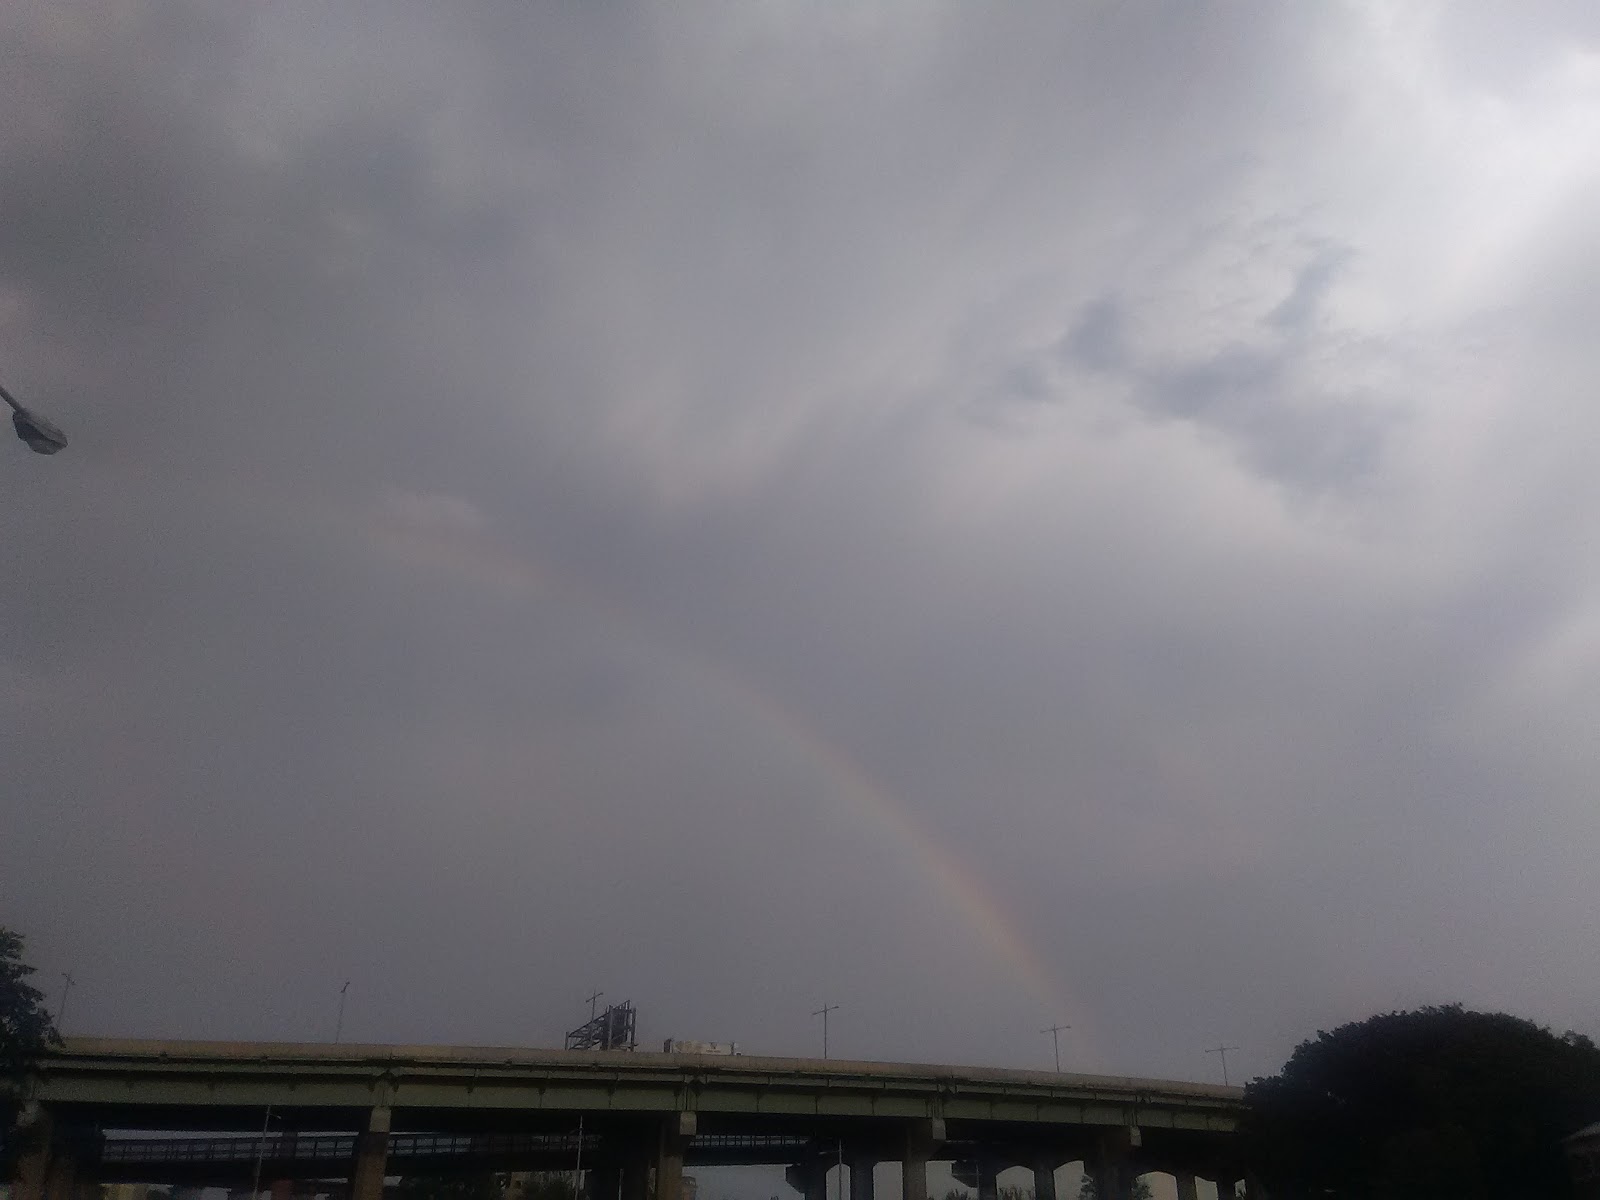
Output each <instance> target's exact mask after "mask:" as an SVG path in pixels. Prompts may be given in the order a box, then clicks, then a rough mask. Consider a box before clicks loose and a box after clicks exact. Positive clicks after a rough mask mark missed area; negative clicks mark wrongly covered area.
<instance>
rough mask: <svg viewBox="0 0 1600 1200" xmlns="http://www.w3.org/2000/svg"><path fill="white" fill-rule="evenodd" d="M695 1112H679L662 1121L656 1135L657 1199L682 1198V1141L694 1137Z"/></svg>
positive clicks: (672, 1199)
mask: <svg viewBox="0 0 1600 1200" xmlns="http://www.w3.org/2000/svg"><path fill="white" fill-rule="evenodd" d="M695 1125H696V1120H695V1114H694V1113H692V1112H676V1113H673V1114H672V1115H671V1116H670V1117H668V1118H667V1119H666V1120H664V1121H662V1122H661V1125H660V1127H659V1130H660V1132H659V1134H658V1136H657V1138H656V1194H655V1200H683V1143H684V1139H685V1138H688V1137H693V1136H694V1132H695Z"/></svg>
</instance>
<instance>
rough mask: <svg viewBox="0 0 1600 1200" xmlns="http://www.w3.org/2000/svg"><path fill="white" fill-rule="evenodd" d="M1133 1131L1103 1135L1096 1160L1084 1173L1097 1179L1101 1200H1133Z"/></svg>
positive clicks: (1096, 1153)
mask: <svg viewBox="0 0 1600 1200" xmlns="http://www.w3.org/2000/svg"><path fill="white" fill-rule="evenodd" d="M1132 1150H1133V1139H1132V1131H1131V1130H1128V1129H1112V1130H1107V1131H1105V1132H1104V1133H1102V1134H1101V1135H1100V1137H1099V1139H1098V1144H1097V1145H1096V1147H1095V1150H1094V1154H1093V1157H1091V1158H1090V1159H1089V1160H1088V1161H1086V1162H1085V1163H1084V1169H1085V1170H1086V1171H1088V1172H1089V1174H1091V1175H1092V1176H1094V1187H1095V1195H1096V1196H1097V1197H1098V1198H1099V1200H1133V1181H1134V1172H1133V1163H1132V1161H1131V1157H1132V1155H1131V1152H1132Z"/></svg>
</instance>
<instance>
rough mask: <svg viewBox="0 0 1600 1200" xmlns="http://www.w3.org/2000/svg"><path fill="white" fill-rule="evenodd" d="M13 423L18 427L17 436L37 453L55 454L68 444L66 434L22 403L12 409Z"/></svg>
mask: <svg viewBox="0 0 1600 1200" xmlns="http://www.w3.org/2000/svg"><path fill="white" fill-rule="evenodd" d="M11 424H12V425H13V426H15V427H16V430H17V436H18V437H19V438H21V439H22V440H23V441H24V442H26V443H27V444H28V449H30V450H32V451H33V452H34V453H35V454H54V453H55V452H56V451H57V450H60V449H62V448H63V447H64V446H66V444H67V435H66V434H64V433H62V432H61V430H59V429H57V428H56V427H55V426H54V425H52V424H51V423H50V422H49V421H46V420H45V419H44V418H43V417H41V416H40V415H39V414H38V413H33V412H29V411H28V410H27V409H25V408H23V407H22V406H21V405H17V406H16V407H14V408H13V409H12V411H11Z"/></svg>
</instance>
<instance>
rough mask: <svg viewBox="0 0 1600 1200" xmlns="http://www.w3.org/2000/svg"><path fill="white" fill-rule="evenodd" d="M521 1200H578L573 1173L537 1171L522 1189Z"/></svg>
mask: <svg viewBox="0 0 1600 1200" xmlns="http://www.w3.org/2000/svg"><path fill="white" fill-rule="evenodd" d="M590 1186H593V1185H592V1184H591V1185H590ZM585 1190H587V1189H585ZM521 1200H578V1196H577V1193H576V1192H575V1190H574V1189H573V1186H572V1174H571V1172H568V1171H535V1172H534V1173H533V1174H532V1175H531V1176H529V1178H528V1182H527V1186H526V1187H524V1188H523V1189H522V1195H521Z"/></svg>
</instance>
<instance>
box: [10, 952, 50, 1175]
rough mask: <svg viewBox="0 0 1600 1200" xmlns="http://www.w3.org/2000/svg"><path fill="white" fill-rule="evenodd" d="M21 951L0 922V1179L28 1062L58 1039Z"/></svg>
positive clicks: (31, 972) (41, 995)
mask: <svg viewBox="0 0 1600 1200" xmlns="http://www.w3.org/2000/svg"><path fill="white" fill-rule="evenodd" d="M22 951H23V939H22V935H21V934H20V933H13V932H12V931H11V930H9V929H7V928H5V926H3V925H0V1171H3V1174H0V1178H7V1179H9V1178H10V1169H9V1162H10V1155H11V1151H12V1149H13V1147H12V1145H11V1134H12V1131H13V1130H14V1129H15V1128H16V1113H17V1107H16V1106H17V1098H18V1094H19V1092H20V1089H21V1085H22V1080H23V1078H24V1076H26V1075H27V1072H28V1066H29V1064H30V1063H32V1062H33V1060H34V1059H35V1058H37V1057H38V1056H39V1055H40V1054H42V1053H43V1052H44V1051H45V1050H47V1049H49V1048H50V1047H51V1046H53V1045H55V1044H57V1043H58V1042H60V1040H61V1039H60V1037H58V1036H57V1034H56V1028H55V1025H54V1024H53V1023H52V1022H51V1020H50V1014H49V1013H48V1012H46V1011H45V1007H44V994H43V993H42V992H40V991H39V989H38V988H36V987H34V986H33V985H32V984H30V983H29V982H28V976H30V975H32V974H33V968H32V967H30V966H29V965H28V964H27V963H25V962H23V961H22Z"/></svg>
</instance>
